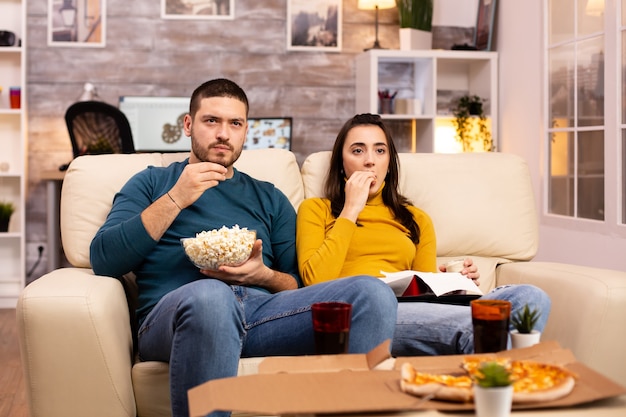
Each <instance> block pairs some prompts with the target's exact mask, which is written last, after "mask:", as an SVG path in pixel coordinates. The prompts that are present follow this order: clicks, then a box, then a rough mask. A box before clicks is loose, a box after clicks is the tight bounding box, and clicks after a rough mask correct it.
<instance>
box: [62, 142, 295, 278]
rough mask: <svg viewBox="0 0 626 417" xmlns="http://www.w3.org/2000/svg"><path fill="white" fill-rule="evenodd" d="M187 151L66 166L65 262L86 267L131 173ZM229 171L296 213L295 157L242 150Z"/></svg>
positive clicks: (91, 158)
mask: <svg viewBox="0 0 626 417" xmlns="http://www.w3.org/2000/svg"><path fill="white" fill-rule="evenodd" d="M188 156H189V153H188V152H180V153H169V154H168V153H145V154H141V153H138V154H109V155H85V156H80V157H78V158H76V159H74V160H73V161H72V163H71V164H70V166H69V168H68V170H67V173H66V174H65V179H64V180H63V188H62V192H61V238H62V242H63V249H64V251H65V255H66V257H67V259H68V261H69V262H70V263H71V264H72V265H74V266H76V267H81V268H90V267H91V265H90V263H89V245H90V243H91V240H92V239H93V237H94V236H95V234H96V232H97V231H98V229H99V228H100V226H101V225H102V224H103V223H104V220H105V219H106V216H107V214H108V213H109V211H110V209H111V204H112V203H113V197H114V196H115V193H116V192H117V191H119V190H120V189H121V188H122V186H123V185H124V184H125V183H126V181H128V180H129V179H130V177H132V176H133V175H134V174H136V173H137V172H139V171H141V170H142V169H144V168H146V167H148V166H150V165H153V166H167V165H169V164H170V163H172V162H174V161H182V160H184V159H185V158H187V157H188ZM235 167H237V169H239V170H240V171H242V172H245V173H247V174H249V175H251V176H252V177H254V178H257V179H260V180H263V181H269V182H272V183H273V184H274V185H276V187H277V188H278V189H280V190H281V191H282V192H283V193H285V195H286V196H287V198H289V201H291V203H292V205H293V206H294V207H295V208H297V207H298V206H299V205H300V203H301V202H302V199H303V197H304V191H303V188H302V180H301V177H300V168H299V166H298V163H297V161H296V157H295V155H294V154H293V153H292V152H290V151H287V150H283V149H258V150H257V149H255V150H247V151H243V152H242V154H241V157H240V158H239V160H237V162H236V163H235Z"/></svg>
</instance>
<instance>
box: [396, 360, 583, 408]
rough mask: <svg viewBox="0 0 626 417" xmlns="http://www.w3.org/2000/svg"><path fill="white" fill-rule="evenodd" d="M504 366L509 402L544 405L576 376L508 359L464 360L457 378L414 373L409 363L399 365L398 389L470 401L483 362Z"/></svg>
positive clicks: (565, 389)
mask: <svg viewBox="0 0 626 417" xmlns="http://www.w3.org/2000/svg"><path fill="white" fill-rule="evenodd" d="M487 361H490V362H493V361H495V362H497V363H500V364H501V365H504V366H505V367H506V368H507V369H508V370H509V372H510V373H511V379H512V380H513V403H517V404H523V403H531V402H545V401H552V400H556V399H559V398H562V397H564V396H566V395H568V394H569V393H570V392H572V390H573V389H574V385H575V383H576V375H575V374H574V373H572V372H571V371H569V370H567V369H565V368H563V367H561V366H558V365H552V364H547V363H540V362H534V361H525V360H510V359H507V358H496V357H492V358H489V357H475V358H465V359H464V360H463V362H462V364H461V368H462V372H461V373H459V374H457V375H446V374H432V373H425V372H419V371H417V370H416V369H415V368H414V367H413V366H412V365H411V364H410V363H404V364H402V368H401V380H400V387H401V389H402V391H404V392H406V393H408V394H413V395H417V396H419V397H425V396H429V397H430V398H435V399H439V400H445V401H454V402H470V401H473V397H474V395H473V390H472V385H473V383H474V379H475V378H476V377H477V376H479V375H480V367H481V365H482V363H484V362H487Z"/></svg>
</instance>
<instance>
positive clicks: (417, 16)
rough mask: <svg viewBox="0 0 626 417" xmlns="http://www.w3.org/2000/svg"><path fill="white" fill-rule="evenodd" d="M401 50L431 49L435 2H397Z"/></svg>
mask: <svg viewBox="0 0 626 417" xmlns="http://www.w3.org/2000/svg"><path fill="white" fill-rule="evenodd" d="M396 6H397V7H398V17H399V23H400V49H401V50H412V49H431V48H432V43H433V35H432V20H433V0H396Z"/></svg>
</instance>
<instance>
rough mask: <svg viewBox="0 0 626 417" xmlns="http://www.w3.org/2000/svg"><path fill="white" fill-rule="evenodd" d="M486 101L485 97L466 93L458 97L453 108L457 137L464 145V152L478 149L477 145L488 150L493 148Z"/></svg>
mask: <svg viewBox="0 0 626 417" xmlns="http://www.w3.org/2000/svg"><path fill="white" fill-rule="evenodd" d="M484 102H485V100H484V99H483V98H481V97H479V96H477V95H475V94H472V95H469V94H466V95H464V96H462V97H460V98H459V99H458V101H457V102H456V106H455V107H454V108H453V109H452V114H453V115H454V120H453V121H452V122H453V124H454V127H455V129H456V139H457V140H458V141H459V142H460V143H461V144H462V145H463V152H470V151H472V150H476V146H478V150H484V151H487V152H490V151H492V150H493V141H492V139H491V132H490V130H489V124H488V122H487V116H485V111H484V106H483V104H484Z"/></svg>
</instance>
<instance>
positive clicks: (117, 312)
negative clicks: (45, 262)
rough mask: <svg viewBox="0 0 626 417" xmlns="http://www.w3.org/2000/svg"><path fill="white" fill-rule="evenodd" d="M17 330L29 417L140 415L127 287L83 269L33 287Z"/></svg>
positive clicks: (22, 301)
mask: <svg viewBox="0 0 626 417" xmlns="http://www.w3.org/2000/svg"><path fill="white" fill-rule="evenodd" d="M17 324H18V332H19V339H20V340H19V341H20V350H21V356H22V364H23V367H24V375H25V379H26V391H27V396H28V401H29V406H30V412H31V414H30V415H31V417H43V416H46V417H67V416H90V417H98V416H102V417H118V416H119V417H122V416H123V417H128V416H135V415H136V408H135V398H134V395H133V388H132V381H131V366H132V337H131V330H130V320H129V315H128V305H127V302H126V297H125V294H124V290H123V288H122V285H121V283H120V282H119V281H118V280H116V279H113V278H109V277H99V276H95V275H94V274H93V271H91V270H89V269H82V268H64V269H58V270H55V271H53V272H51V273H49V274H46V275H44V276H43V277H41V278H39V279H37V280H35V281H34V282H33V283H31V284H29V285H28V286H27V287H26V288H25V289H24V291H23V292H22V294H21V295H20V298H19V300H18V305H17Z"/></svg>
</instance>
